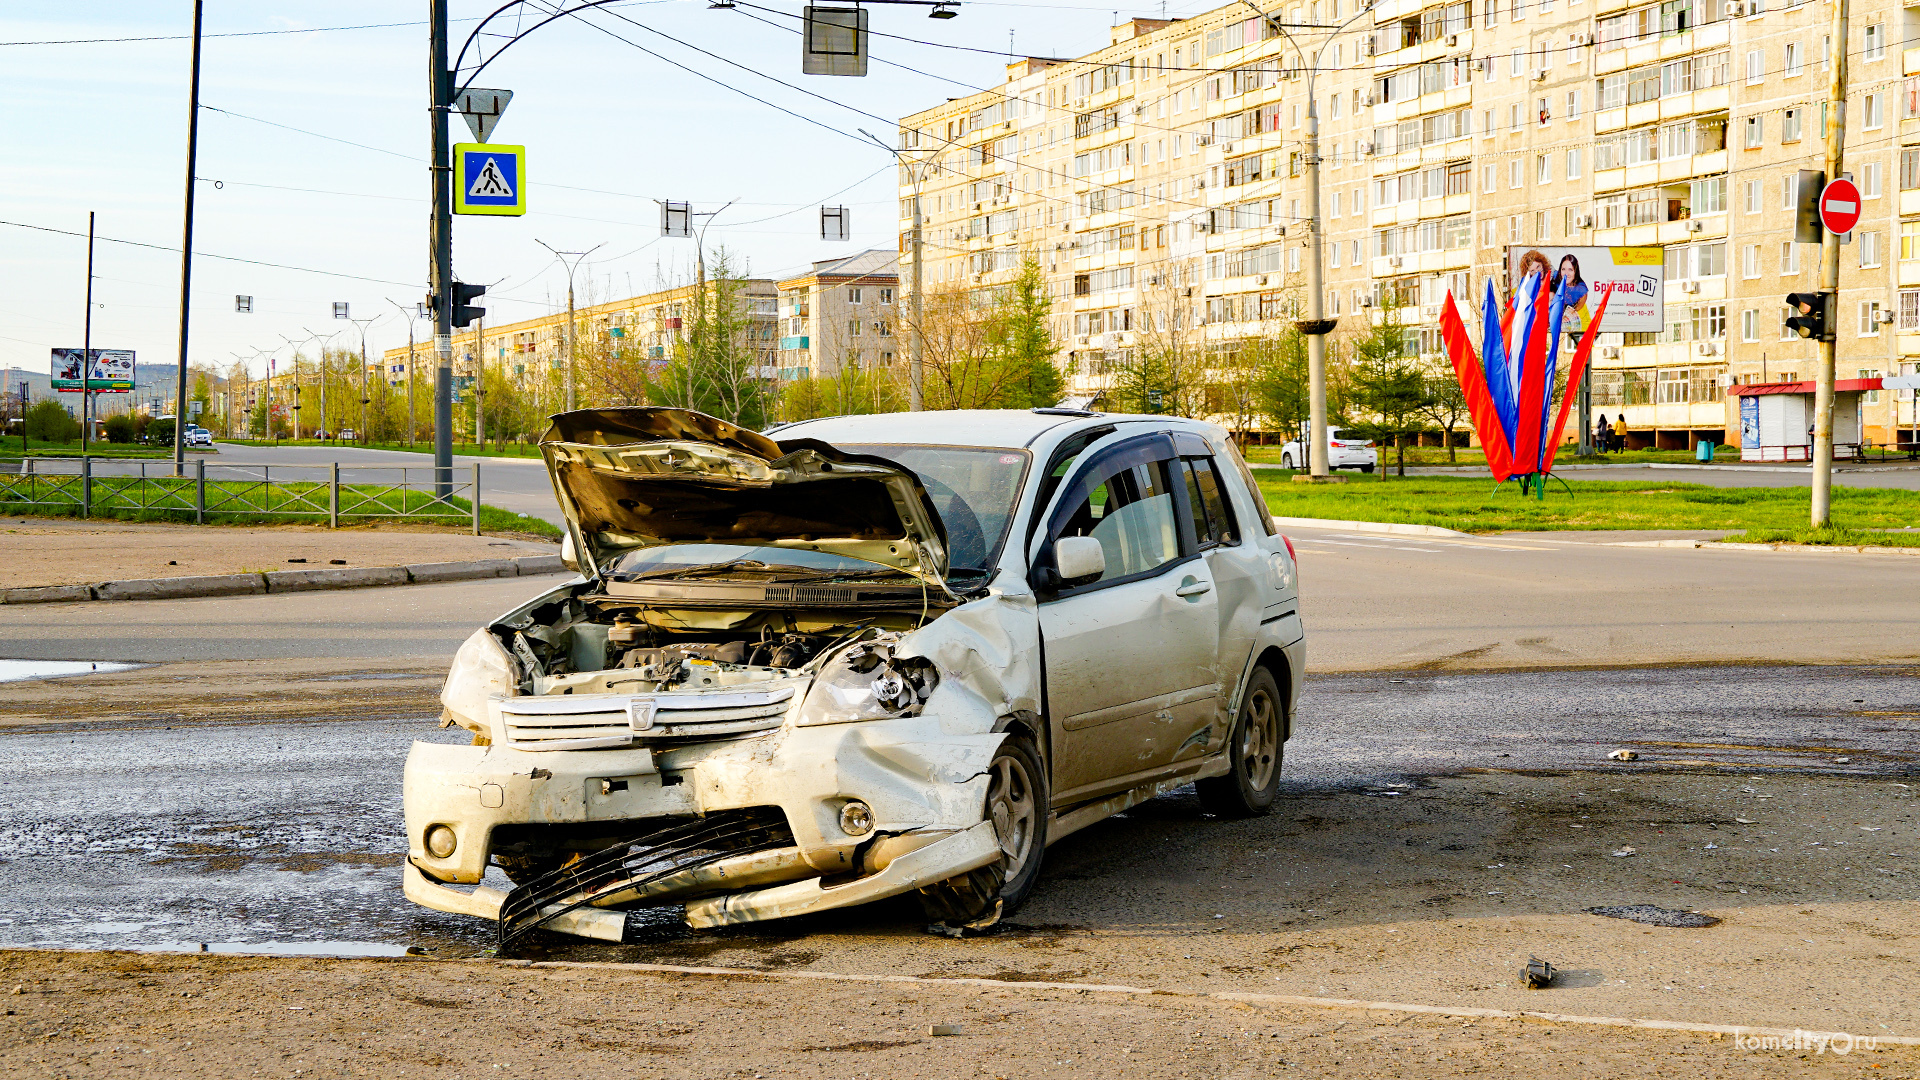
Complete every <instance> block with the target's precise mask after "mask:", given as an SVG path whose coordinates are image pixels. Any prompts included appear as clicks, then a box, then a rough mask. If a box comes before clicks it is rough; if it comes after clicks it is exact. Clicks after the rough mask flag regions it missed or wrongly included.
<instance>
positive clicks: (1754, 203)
mask: <svg viewBox="0 0 1920 1080" xmlns="http://www.w3.org/2000/svg"><path fill="white" fill-rule="evenodd" d="M1759 212H1760V181H1758V180H1749V181H1747V213H1749V214H1757V213H1759Z"/></svg>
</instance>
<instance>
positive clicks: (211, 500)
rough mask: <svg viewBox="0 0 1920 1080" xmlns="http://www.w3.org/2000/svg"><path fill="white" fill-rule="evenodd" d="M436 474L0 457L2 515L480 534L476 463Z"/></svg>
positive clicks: (411, 468) (418, 468)
mask: <svg viewBox="0 0 1920 1080" xmlns="http://www.w3.org/2000/svg"><path fill="white" fill-rule="evenodd" d="M462 471H464V470H462ZM343 473H344V474H345V478H344V479H343V478H342V474H343ZM435 473H436V470H435V469H434V468H433V466H431V465H351V464H350V465H344V466H343V465H341V464H340V463H339V462H333V463H331V464H326V465H244V464H229V463H227V462H224V461H216V462H211V463H210V462H208V461H207V459H205V458H198V459H195V460H194V461H192V462H190V463H188V465H187V467H186V469H185V470H184V475H179V476H176V475H174V469H173V462H171V461H154V460H128V459H123V458H94V457H79V458H46V457H40V458H36V457H19V458H0V512H5V511H7V510H15V511H18V510H29V511H32V510H38V511H53V512H56V513H77V514H79V515H80V516H81V517H87V516H90V515H92V514H95V513H107V512H112V511H153V512H167V513H178V514H183V515H184V514H191V515H192V516H193V520H194V523H195V524H201V523H204V522H205V521H206V520H207V519H208V517H209V516H215V515H240V516H245V517H249V518H268V519H274V518H281V519H289V520H307V521H315V522H317V521H319V520H320V519H322V518H324V519H325V520H326V522H327V524H328V525H329V526H331V527H338V526H339V524H340V522H341V521H342V520H352V519H360V520H367V519H373V518H380V519H387V520H408V521H425V522H430V523H437V524H449V525H450V524H463V525H471V527H472V529H473V533H474V535H475V536H478V535H479V534H480V463H479V462H477V461H476V462H474V463H473V473H472V475H471V477H470V478H465V479H461V480H459V481H458V482H455V481H454V480H453V477H454V476H457V475H458V473H456V472H453V471H452V470H449V475H448V478H447V483H446V484H444V485H441V484H439V483H437V482H436V476H435ZM462 502H464V503H466V505H465V506H462V505H460V503H462Z"/></svg>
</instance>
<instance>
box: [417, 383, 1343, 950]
mask: <svg viewBox="0 0 1920 1080" xmlns="http://www.w3.org/2000/svg"><path fill="white" fill-rule="evenodd" d="M778 435H779V439H778V440H777V441H776V440H775V439H773V438H770V437H768V436H766V435H763V434H760V433H757V432H754V431H750V430H744V429H741V428H737V427H735V426H733V425H731V424H728V423H726V422H724V421H721V420H717V419H715V418H713V417H710V416H706V415H703V414H700V413H696V412H689V411H685V410H679V409H664V408H610V409H595V410H583V411H579V412H572V413H565V414H562V415H560V416H557V417H555V419H554V422H553V426H552V428H551V429H550V430H549V431H548V432H547V433H546V435H545V436H544V437H543V439H542V441H541V450H542V452H543V454H544V456H545V458H546V461H547V467H548V470H549V471H550V473H551V474H552V478H553V485H554V493H555V495H556V497H557V498H558V500H559V503H560V507H561V509H562V511H563V513H564V514H565V516H566V519H567V523H568V524H567V541H566V544H565V547H564V554H563V558H564V559H566V560H567V562H568V564H569V565H570V566H573V567H575V568H576V569H578V571H579V573H580V577H579V578H578V579H575V580H572V581H569V582H568V583H566V584H564V585H561V586H559V587H557V588H554V589H552V590H550V591H548V592H545V593H543V594H541V595H540V596H537V597H534V598H533V599H532V600H530V601H528V602H527V603H525V604H522V605H521V606H519V607H517V608H515V609H514V610H512V611H509V612H507V613H506V614H505V615H503V616H501V617H500V618H499V619H497V620H495V621H494V622H492V623H490V624H488V625H487V626H485V627H483V628H481V629H480V630H478V631H477V632H475V633H474V635H473V636H472V637H471V638H469V639H468V640H467V642H466V643H465V644H464V645H462V646H461V648H460V650H459V653H458V655H457V656H456V657H455V659H454V663H453V668H452V670H451V672H449V674H448V676H447V682H446V687H445V689H444V690H443V692H442V694H441V701H442V703H443V704H444V705H445V706H446V713H445V720H446V721H447V722H448V723H450V724H457V725H459V726H460V727H463V728H465V729H467V730H468V731H470V732H471V733H472V736H473V737H472V740H471V744H470V745H466V744H455V743H450V742H429V741H421V742H416V743H414V744H413V748H412V751H411V753H410V754H409V755H408V758H407V764H406V771H405V808H406V830H407V838H408V851H407V862H406V866H405V888H406V894H407V896H408V897H409V898H410V899H412V900H413V901H415V902H416V903H419V904H422V905H425V906H427V907H430V908H435V909H438V910H441V911H449V912H458V913H464V914H469V915H474V916H479V917H482V918H486V919H493V920H497V921H498V926H499V932H500V940H501V943H502V945H503V946H504V945H509V944H511V943H512V942H513V941H514V940H515V939H517V938H518V937H519V936H520V935H522V934H524V933H526V932H528V931H530V930H532V929H534V928H536V927H545V928H547V929H551V930H559V931H565V932H569V933H574V934H581V935H585V936H589V937H596V938H601V939H606V940H619V939H620V937H621V934H622V932H623V927H624V925H625V915H624V914H623V913H622V911H621V910H620V909H622V908H629V907H637V906H647V905H658V904H662V903H678V904H684V906H685V918H686V921H687V922H688V923H689V924H691V925H693V926H696V927H712V926H721V925H728V924H734V923H744V922H751V921H756V920H762V919H772V918H778V917H782V916H788V915H797V914H801V913H804V912H811V911H820V910H824V909H828V908H836V907H845V906H848V905H854V904H863V903H867V902H869V901H873V900H878V899H881V898H883V897H889V896H895V895H899V894H902V893H908V892H917V894H918V897H919V899H920V900H921V902H922V904H923V906H924V907H925V908H926V909H927V911H928V913H929V915H930V917H932V918H934V919H935V920H938V921H943V922H946V923H949V924H952V925H968V924H972V925H984V924H987V923H990V922H992V921H993V920H994V919H996V918H998V917H999V915H1000V914H1001V913H1002V912H1003V911H1006V910H1010V909H1011V908H1012V907H1013V906H1014V905H1017V904H1018V903H1019V902H1020V900H1021V899H1022V898H1023V897H1024V896H1026V894H1027V893H1028V891H1029V890H1030V889H1032V887H1033V885H1034V881H1035V879H1036V877H1037V876H1038V874H1039V870H1040V865H1041V858H1042V853H1043V852H1044V850H1045V848H1046V846H1047V845H1048V844H1050V843H1052V842H1054V841H1056V840H1059V839H1060V838H1061V837H1064V836H1066V835H1068V834H1069V833H1072V832H1073V831H1074V830H1076V829H1080V828H1084V827H1085V826H1088V825H1091V824H1093V823H1095V822H1097V821H1100V820H1102V819H1103V818H1106V817H1107V816H1109V815H1111V814H1114V813H1117V812H1119V811H1121V810H1124V809H1126V808H1127V807H1129V806H1132V805H1134V804H1136V803H1139V802H1141V801H1142V800H1145V799H1150V798H1152V797H1154V796H1156V795H1158V794H1161V793H1163V792H1167V791H1170V790H1172V789H1174V788H1177V787H1180V786H1182V785H1185V784H1190V783H1195V782H1197V783H1198V788H1199V794H1200V798H1201V800H1202V802H1203V804H1204V805H1205V806H1206V807H1208V808H1209V809H1210V810H1212V811H1213V812H1215V813H1218V814H1227V815H1246V814H1260V813H1264V812H1266V810H1267V809H1268V808H1269V807H1270V806H1271V805H1272V803H1273V800H1274V797H1275V792H1276V790H1277V786H1278V780H1279V774H1280V768H1281V760H1282V746H1283V743H1284V742H1285V740H1286V739H1287V737H1288V736H1289V734H1290V732H1291V728H1292V721H1293V716H1294V710H1295V705H1296V703H1297V701H1298V698H1299V690H1300V682H1301V676H1302V671H1303V665H1304V661H1305V642H1304V639H1303V637H1302V631H1301V626H1300V619H1299V615H1298V613H1297V606H1298V598H1297V591H1296V587H1295V583H1296V574H1295V566H1294V561H1293V557H1292V551H1291V546H1290V545H1289V544H1288V542H1287V540H1286V538H1285V537H1282V536H1280V535H1278V534H1277V533H1276V532H1275V530H1274V526H1273V522H1272V519H1271V518H1270V517H1269V515H1268V513H1267V510H1266V507H1265V505H1264V504H1263V503H1262V502H1261V501H1260V499H1259V497H1258V494H1257V492H1258V489H1257V487H1255V486H1254V484H1253V483H1252V482H1251V480H1250V474H1249V473H1248V472H1247V469H1246V466H1245V464H1244V463H1243V462H1242V461H1241V460H1240V457H1239V455H1238V453H1237V452H1236V451H1235V450H1234V448H1233V444H1232V443H1231V442H1230V441H1229V440H1228V438H1227V434H1226V432H1225V431H1223V430H1222V429H1220V428H1218V427H1215V426H1213V425H1210V424H1204V423H1199V422H1195V421H1189V420H1181V419H1175V418H1169V417H1157V416H1107V415H1100V414H1097V413H1090V412H1084V411H1080V410H1066V409H1038V410H1034V411H1031V412H1018V411H1003V412H925V413H912V414H907V413H900V414H893V415H880V416H849V417H840V418H835V419H827V420H813V421H805V422H801V423H797V424H791V425H788V426H785V427H782V428H781V429H780V430H779V432H778ZM489 866H498V867H500V868H501V869H503V870H504V871H505V872H506V875H507V877H508V878H509V879H511V880H512V881H513V882H514V883H515V885H516V886H517V887H516V888H514V890H513V891H512V892H511V893H507V892H502V891H500V890H496V889H493V888H489V887H486V886H481V887H478V888H472V889H467V888H463V887H462V886H473V885H477V884H478V883H479V882H480V881H481V878H482V876H483V875H484V874H485V873H486V872H487V869H488V867H489Z"/></svg>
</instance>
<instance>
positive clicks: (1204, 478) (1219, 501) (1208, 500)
mask: <svg viewBox="0 0 1920 1080" xmlns="http://www.w3.org/2000/svg"><path fill="white" fill-rule="evenodd" d="M1180 475H1181V476H1182V478H1184V480H1185V482H1186V485H1187V505H1188V506H1191V507H1192V508H1193V528H1194V532H1195V533H1196V534H1197V535H1196V536H1194V537H1193V541H1194V547H1196V548H1209V547H1214V546H1216V545H1220V544H1237V543H1239V542H1240V536H1239V534H1238V533H1237V532H1236V531H1235V530H1234V527H1233V514H1232V512H1231V511H1230V510H1229V509H1228V508H1227V500H1226V496H1225V494H1224V493H1223V492H1222V491H1221V488H1220V474H1219V473H1218V472H1217V471H1215V469H1214V463H1213V459H1212V458H1210V457H1185V458H1181V459H1180Z"/></svg>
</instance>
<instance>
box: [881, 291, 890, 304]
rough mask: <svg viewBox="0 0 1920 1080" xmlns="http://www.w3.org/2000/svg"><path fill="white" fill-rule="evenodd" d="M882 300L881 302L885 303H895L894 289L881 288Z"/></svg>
mask: <svg viewBox="0 0 1920 1080" xmlns="http://www.w3.org/2000/svg"><path fill="white" fill-rule="evenodd" d="M880 302H881V303H883V304H891V303H893V290H892V289H881V290H880Z"/></svg>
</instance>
